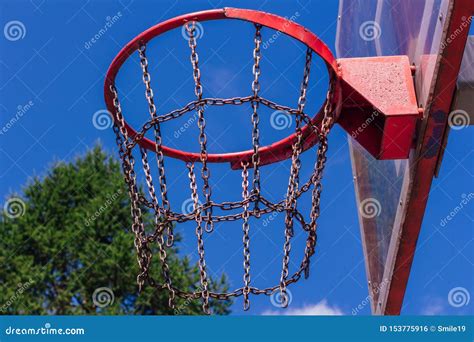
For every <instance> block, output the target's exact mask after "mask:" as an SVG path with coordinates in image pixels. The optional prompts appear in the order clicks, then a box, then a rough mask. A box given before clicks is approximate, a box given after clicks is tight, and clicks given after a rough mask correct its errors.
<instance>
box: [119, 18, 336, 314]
mask: <svg viewBox="0 0 474 342" xmlns="http://www.w3.org/2000/svg"><path fill="white" fill-rule="evenodd" d="M255 28H256V31H255V37H254V44H255V45H254V50H253V59H254V60H253V68H252V74H253V81H252V93H253V94H252V95H250V96H245V97H233V98H203V91H202V90H203V88H202V84H201V78H200V77H201V75H200V69H199V63H198V62H199V59H198V54H197V52H196V24H195V23H194V22H189V23H186V26H185V29H186V30H187V32H188V35H189V47H190V48H191V57H190V59H191V64H192V67H193V78H194V83H195V95H196V100H195V101H192V102H190V103H188V104H187V105H186V106H185V107H183V108H181V109H177V110H173V111H171V112H169V113H167V114H163V115H157V113H156V106H155V104H154V97H153V90H152V88H151V76H150V73H149V71H148V59H147V57H146V47H145V46H141V47H140V48H139V49H138V52H139V55H140V66H141V68H142V71H143V76H142V78H143V82H144V84H145V88H146V90H145V97H146V99H147V102H148V107H149V113H150V117H151V119H150V120H149V121H147V122H146V123H145V124H144V125H143V127H142V129H141V131H139V132H138V133H137V134H136V135H134V136H133V137H130V136H128V133H127V130H126V129H125V121H124V118H123V115H122V109H121V107H120V102H119V99H118V92H117V90H116V89H115V87H114V86H112V87H111V88H110V91H111V92H112V94H113V99H114V107H115V113H114V123H115V124H114V132H115V134H116V142H117V146H118V149H119V156H120V158H121V160H122V168H123V172H124V175H125V182H126V184H127V185H128V188H129V195H130V198H131V212H132V218H133V222H132V231H133V233H134V235H135V239H134V245H135V249H136V250H137V259H138V264H139V267H140V274H139V275H138V277H137V282H138V285H139V288H140V289H141V288H142V287H143V286H144V283H145V281H146V280H147V281H148V283H149V284H150V285H151V286H153V287H156V288H159V289H164V290H168V292H169V297H170V302H169V305H170V306H172V305H173V300H174V298H175V297H176V296H179V297H182V298H186V299H198V298H201V300H202V307H203V310H204V312H205V313H207V314H209V313H210V305H209V300H210V298H213V299H217V300H229V299H230V298H233V297H238V296H243V298H244V309H245V310H247V309H248V308H249V306H250V300H249V296H250V294H254V295H260V294H264V295H272V294H273V293H274V292H275V291H278V290H279V291H280V292H281V294H282V300H283V306H285V303H286V304H287V301H288V296H287V293H286V291H287V290H286V288H287V286H289V285H290V284H293V283H295V282H296V281H298V280H299V279H300V277H301V276H302V274H303V273H304V275H305V276H307V275H308V271H309V263H310V258H311V256H312V255H313V254H314V251H315V245H316V239H317V236H316V230H317V229H316V228H317V225H316V221H317V219H318V217H319V215H320V197H321V191H322V185H321V180H322V174H323V171H324V167H325V163H326V160H327V157H326V152H327V149H328V144H327V135H328V134H329V132H330V130H331V128H332V126H333V124H334V121H335V118H334V112H333V108H332V101H333V93H334V82H333V81H331V83H330V87H329V89H328V92H327V95H326V104H325V106H324V113H323V114H324V118H323V120H322V123H321V127H319V128H318V127H316V126H315V125H314V124H313V122H312V119H311V118H310V117H309V116H308V115H306V114H305V113H304V108H305V104H306V96H307V89H308V81H309V73H310V65H311V57H312V51H311V50H310V49H309V48H308V49H307V52H306V62H305V69H304V74H303V80H302V83H301V90H300V96H299V98H298V106H297V108H290V107H287V106H282V105H279V104H276V103H274V102H272V101H270V100H268V99H265V98H262V97H261V96H260V95H259V91H260V80H259V76H260V74H261V69H260V62H261V43H262V36H261V28H262V27H261V26H260V25H255ZM244 103H250V104H251V106H252V115H251V121H252V146H253V153H252V159H251V164H250V163H248V162H247V163H245V164H242V169H243V170H242V199H241V200H239V201H234V202H221V203H217V202H213V201H212V200H211V188H210V186H209V177H210V170H209V167H208V165H207V159H208V150H207V136H206V133H205V127H206V121H205V117H204V107H205V106H207V105H216V106H222V105H242V104H244ZM260 104H262V105H264V106H267V107H269V108H271V109H274V110H281V111H285V112H287V113H289V114H291V115H294V116H295V120H296V129H295V140H294V142H293V145H292V154H291V161H292V162H291V170H290V177H289V186H288V191H287V194H286V198H285V199H283V200H281V201H280V202H276V203H273V202H272V201H269V200H267V199H266V198H265V197H264V196H262V194H261V193H260V168H259V166H260V156H259V149H260V132H259V125H258V124H259V115H258V109H259V105H260ZM194 110H195V111H197V113H198V128H199V139H198V141H199V145H200V157H201V158H200V162H201V166H202V168H201V176H202V179H203V189H202V190H203V194H204V197H205V203H204V204H200V203H199V196H198V187H197V183H196V175H195V171H194V169H195V165H194V163H187V164H186V167H187V169H188V177H189V180H190V189H191V198H192V200H193V208H194V209H193V212H192V213H187V214H184V213H177V212H173V211H172V210H171V208H170V203H169V201H168V197H167V188H166V177H165V165H164V155H163V146H162V136H161V130H160V123H162V122H165V121H168V120H172V119H176V118H178V117H180V116H182V115H184V114H185V113H188V112H191V111H194ZM303 122H304V123H305V124H306V125H308V126H309V128H310V129H311V131H312V132H311V134H316V135H317V136H318V138H319V143H318V147H317V160H316V162H315V166H314V170H313V172H312V175H311V177H310V179H309V180H308V181H306V183H304V184H303V185H302V186H301V187H299V182H300V179H299V171H300V168H301V161H300V154H301V153H302V150H303V144H304V141H303V134H302V129H303V128H302V126H303ZM151 129H153V133H154V135H155V145H156V149H155V153H156V156H157V164H158V176H159V177H158V178H159V184H160V194H161V203H160V202H159V201H158V197H157V194H156V191H155V188H154V185H153V178H152V174H151V170H150V166H149V162H148V158H147V152H146V151H145V150H144V149H143V148H141V147H140V152H141V156H142V164H143V170H144V174H145V180H146V183H147V187H148V192H149V195H150V197H151V200H149V199H147V198H146V197H145V196H143V195H142V194H140V191H139V190H138V186H137V180H136V174H135V171H134V167H135V160H134V157H133V155H132V152H133V150H134V148H135V147H136V146H137V144H138V143H139V142H140V140H142V139H143V138H144V136H145V134H146V132H147V131H149V130H151ZM249 167H252V168H253V179H252V191H249V170H248V168H249ZM311 188H312V193H311V197H312V200H311V211H310V218H309V222H306V221H305V218H304V216H303V215H302V214H301V213H300V212H299V211H298V209H297V200H298V198H299V197H300V196H301V195H302V194H303V193H305V192H307V191H309V189H311ZM252 204H253V206H252V209H251V208H250V207H251V205H252ZM140 207H142V208H143V207H146V208H150V209H152V210H153V211H154V213H155V230H154V231H153V233H152V234H151V235H148V236H147V235H146V233H145V228H144V223H143V218H142V215H143V213H142V210H141V208H140ZM213 208H219V209H220V210H224V211H232V210H238V209H241V210H242V211H241V212H238V213H232V214H228V215H213ZM272 212H285V244H284V258H283V268H282V274H281V278H280V282H279V284H277V285H275V286H271V287H266V288H262V289H259V288H256V287H253V286H251V276H250V235H249V232H250V224H249V220H250V217H256V218H259V217H260V216H261V215H263V214H269V213H272ZM191 220H193V221H195V223H196V229H195V234H196V237H197V245H198V246H197V247H198V248H197V250H198V255H199V261H198V267H199V274H200V287H199V289H197V290H193V291H191V290H187V289H184V290H183V289H179V288H176V287H175V286H174V285H173V283H172V281H171V279H170V278H169V273H170V268H169V265H168V262H167V253H166V247H165V246H166V243H165V241H164V232H165V231H166V230H167V229H168V231H167V234H169V236H170V238H169V239H168V242H169V241H172V235H173V233H172V227H173V224H174V223H182V222H187V221H191ZM234 220H242V231H243V237H242V241H243V257H244V258H243V266H244V274H243V282H244V284H243V286H242V287H240V288H237V289H235V290H233V291H229V292H226V293H218V292H213V291H210V290H209V278H208V274H207V269H206V260H205V249H204V239H203V230H205V231H212V230H213V225H214V223H215V222H223V221H234ZM295 222H298V223H299V226H300V227H301V229H302V231H304V232H305V233H306V234H307V239H306V246H305V250H304V256H303V260H302V262H301V264H300V267H299V268H298V269H297V270H296V271H295V273H293V274H292V275H291V276H289V269H288V265H289V260H290V258H289V256H290V249H291V243H290V240H291V237H292V236H293V234H294V224H295ZM203 223H204V229H203ZM167 227H169V228H167ZM152 242H155V243H157V245H158V254H159V258H160V262H161V266H162V273H163V277H164V282H163V283H162V284H161V283H158V282H156V281H155V280H154V279H153V278H152V277H151V275H150V274H149V270H150V265H151V259H152V253H151V249H150V247H149V243H152Z"/></svg>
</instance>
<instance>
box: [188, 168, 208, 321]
mask: <svg viewBox="0 0 474 342" xmlns="http://www.w3.org/2000/svg"><path fill="white" fill-rule="evenodd" d="M186 166H187V168H188V171H189V172H188V176H189V181H190V184H189V186H190V188H191V198H192V200H193V203H194V212H195V214H196V237H197V240H198V254H199V263H198V264H199V273H200V276H201V288H202V291H201V296H202V309H203V311H204V312H205V313H206V314H210V309H209V290H208V286H209V283H208V280H207V271H206V259H205V255H204V253H205V252H204V240H203V237H202V233H203V232H202V216H201V208H200V206H199V196H198V191H197V185H196V175H195V174H194V163H188V164H187V165H186Z"/></svg>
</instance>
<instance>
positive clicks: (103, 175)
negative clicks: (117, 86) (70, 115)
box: [0, 147, 230, 315]
mask: <svg viewBox="0 0 474 342" xmlns="http://www.w3.org/2000/svg"><path fill="white" fill-rule="evenodd" d="M23 194H24V195H23V196H22V197H21V201H22V202H23V203H24V209H25V210H24V213H23V214H22V215H20V216H19V217H11V215H10V216H9V215H6V213H5V212H4V213H3V214H2V215H1V216H0V227H1V228H0V265H1V267H0V313H2V314H5V313H6V314H57V315H69V314H177V313H179V314H201V313H202V309H201V303H200V301H199V300H197V301H184V300H182V299H178V300H177V305H176V306H177V309H178V310H177V311H176V310H172V309H169V308H168V305H167V303H168V293H167V291H165V290H161V291H160V290H156V289H154V288H151V287H150V286H147V287H145V289H143V290H142V292H141V293H140V294H139V293H138V288H137V285H136V275H137V274H138V266H137V260H136V253H135V249H134V246H133V235H132V234H131V232H130V226H131V217H130V204H129V199H128V192H127V189H126V186H125V183H124V181H123V177H122V173H121V169H120V165H119V163H118V162H117V161H116V160H115V159H113V158H111V157H109V156H107V154H106V153H104V152H103V151H102V150H101V148H100V147H96V148H94V149H93V150H92V151H90V152H89V153H87V155H86V156H84V157H83V158H79V159H77V160H76V161H74V162H71V163H58V164H56V165H55V166H53V167H52V168H51V170H50V171H49V172H48V174H47V175H46V176H45V177H44V178H42V179H40V178H35V179H33V180H32V181H31V182H29V183H28V185H27V186H26V187H25V189H24V190H23ZM149 219H150V222H151V217H150V218H149ZM178 240H179V239H178ZM178 244H179V243H178ZM175 245H176V244H175ZM154 252H155V258H154V259H153V260H154V261H153V266H152V269H151V274H152V275H153V276H154V277H155V278H157V279H161V271H160V270H161V267H160V265H159V262H158V257H157V255H156V250H155V251H154ZM168 254H169V262H170V268H171V277H172V278H173V282H174V284H176V286H179V287H180V288H189V289H195V288H196V286H199V272H198V268H197V266H196V265H195V264H192V263H191V262H190V260H189V259H188V258H186V257H180V256H179V255H178V249H177V247H173V248H172V249H169V250H168ZM211 287H212V288H213V289H214V290H218V291H225V290H226V289H227V281H226V279H225V277H224V275H223V276H222V278H221V279H218V280H212V281H211ZM94 293H95V294H94ZM112 294H113V295H112ZM111 296H113V302H112V303H111V298H112V297H111ZM104 304H108V305H104ZM229 305H230V303H228V302H215V301H211V308H212V310H213V311H214V312H215V313H217V314H227V313H228V312H229Z"/></svg>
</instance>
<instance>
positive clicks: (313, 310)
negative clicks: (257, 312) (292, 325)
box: [262, 299, 344, 316]
mask: <svg viewBox="0 0 474 342" xmlns="http://www.w3.org/2000/svg"><path fill="white" fill-rule="evenodd" d="M343 314H344V313H343V312H342V310H341V309H340V308H338V307H337V306H330V305H329V304H328V303H327V301H326V300H325V299H324V300H322V301H320V302H319V303H317V304H313V305H305V306H303V307H300V308H291V307H289V308H288V309H284V310H281V311H273V310H269V311H264V312H263V313H262V315H285V316H337V315H343Z"/></svg>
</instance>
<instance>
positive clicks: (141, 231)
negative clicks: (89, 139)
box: [110, 86, 152, 291]
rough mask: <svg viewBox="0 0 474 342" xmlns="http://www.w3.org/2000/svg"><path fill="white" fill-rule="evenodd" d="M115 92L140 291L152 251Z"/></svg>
mask: <svg viewBox="0 0 474 342" xmlns="http://www.w3.org/2000/svg"><path fill="white" fill-rule="evenodd" d="M110 91H111V92H112V94H113V103H114V107H115V113H114V114H115V118H116V120H115V121H114V123H115V124H114V132H115V134H116V141H117V144H118V147H119V151H120V152H119V153H120V157H121V158H122V168H123V171H124V175H125V182H126V184H127V185H128V189H129V196H130V210H131V214H132V220H133V222H132V232H133V233H134V235H135V239H134V246H135V249H136V251H137V260H138V265H139V268H140V273H139V274H138V276H137V284H138V289H139V291H141V290H142V288H143V286H144V284H145V281H146V280H147V279H148V277H149V273H148V272H149V267H150V262H151V257H152V253H151V251H150V249H149V248H148V245H147V242H146V239H145V228H144V225H143V221H142V212H141V209H140V206H139V197H138V187H137V182H136V174H135V170H134V165H135V160H134V158H133V156H132V154H131V153H130V152H129V151H125V147H124V145H125V142H126V141H127V140H128V133H127V130H126V129H125V119H124V117H123V115H122V108H121V106H120V101H119V98H118V92H117V89H116V88H115V86H111V87H110Z"/></svg>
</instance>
